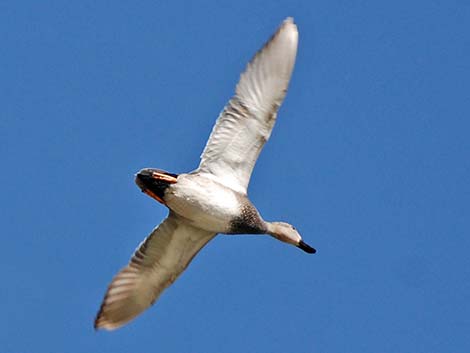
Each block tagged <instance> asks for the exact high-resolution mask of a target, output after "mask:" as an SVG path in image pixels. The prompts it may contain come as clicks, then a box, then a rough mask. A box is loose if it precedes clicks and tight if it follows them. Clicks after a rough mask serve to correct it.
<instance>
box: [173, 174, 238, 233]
mask: <svg viewBox="0 0 470 353" xmlns="http://www.w3.org/2000/svg"><path fill="white" fill-rule="evenodd" d="M165 201H166V202H167V205H168V207H169V208H170V209H171V210H172V211H174V212H176V213H177V214H179V215H180V216H183V217H185V218H186V219H188V220H189V221H191V224H192V225H193V226H195V227H198V228H201V229H204V230H208V231H212V232H217V233H224V232H227V231H228V229H229V225H230V221H231V220H232V219H233V218H235V217H237V216H239V215H240V201H239V196H238V195H237V193H236V192H235V191H233V190H231V189H230V188H227V187H226V186H223V185H222V184H220V183H218V182H216V181H214V180H213V179H211V178H206V177H204V176H202V175H194V174H181V175H179V176H178V182H177V183H176V184H173V185H171V186H170V187H169V188H168V189H167V191H166V192H165Z"/></svg>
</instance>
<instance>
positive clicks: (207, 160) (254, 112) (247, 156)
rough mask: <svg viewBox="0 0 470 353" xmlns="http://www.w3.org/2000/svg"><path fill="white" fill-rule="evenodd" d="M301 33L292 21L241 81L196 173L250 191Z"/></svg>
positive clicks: (262, 50)
mask: <svg viewBox="0 0 470 353" xmlns="http://www.w3.org/2000/svg"><path fill="white" fill-rule="evenodd" d="M297 42H298V32H297V26H296V25H295V24H294V22H293V20H292V18H287V19H286V20H285V21H284V22H283V23H282V25H281V26H280V27H279V29H278V30H277V32H276V33H275V34H274V35H273V36H272V38H271V39H270V40H269V41H268V42H267V43H266V44H265V45H264V47H263V48H262V49H261V50H260V51H259V52H258V53H257V54H256V55H255V56H254V58H253V59H252V60H251V62H250V63H249V64H248V66H247V68H246V70H245V72H244V73H243V74H242V75H241V77H240V82H239V83H238V85H237V88H236V91H235V96H234V97H233V98H232V99H231V100H230V101H229V102H228V104H227V105H226V106H225V108H224V110H223V111H222V113H221V114H220V116H219V118H218V119H217V122H216V123H215V126H214V128H213V130H212V133H211V135H210V137H209V141H208V142H207V145H206V148H205V149H204V152H203V153H202V155H201V164H200V165H199V168H198V170H196V172H199V173H206V174H212V175H213V176H215V177H216V179H217V180H218V181H219V182H221V183H222V184H224V185H226V186H228V187H230V188H232V189H234V190H236V191H239V192H242V193H246V190H247V187H248V183H249V181H250V176H251V173H252V171H253V167H254V165H255V163H256V160H257V159H258V156H259V153H260V152H261V149H262V148H263V146H264V144H265V142H266V141H267V140H268V139H269V136H270V135H271V131H272V128H273V126H274V123H275V121H276V115H277V110H278V109H279V106H280V105H281V103H282V101H283V99H284V96H285V95H286V91H287V86H288V84H289V80H290V77H291V74H292V70H293V68H294V63H295V56H296V53H297Z"/></svg>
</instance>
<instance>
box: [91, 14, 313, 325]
mask: <svg viewBox="0 0 470 353" xmlns="http://www.w3.org/2000/svg"><path fill="white" fill-rule="evenodd" d="M297 42H298V32H297V26H296V25H295V24H294V22H293V19H292V18H287V19H286V20H284V22H283V23H282V24H281V26H280V27H279V28H278V30H277V31H276V33H275V34H274V35H273V36H272V37H271V39H270V40H269V41H268V42H267V43H266V44H265V45H264V47H263V48H262V49H261V50H260V51H259V52H258V53H257V54H256V55H255V56H254V57H253V59H252V60H251V61H250V63H249V64H248V66H247V67H246V70H245V72H244V73H243V74H242V75H241V77H240V81H239V83H238V85H237V87H236V89H235V95H234V96H233V97H232V99H231V100H230V101H229V102H228V104H227V105H226V106H225V108H224V110H223V111H222V113H221V114H220V116H219V117H218V119H217V122H216V123H215V126H214V128H213V130H212V133H211V135H210V137H209V141H208V142H207V145H206V147H205V149H204V151H203V153H202V155H201V162H200V165H199V167H198V168H197V169H196V170H194V171H192V172H190V173H188V174H174V173H168V172H166V171H163V170H159V169H150V168H146V169H142V170H141V171H139V172H138V173H137V175H136V178H135V182H136V184H137V185H138V187H139V188H140V189H141V190H142V191H143V192H144V193H146V194H147V195H149V196H150V197H152V198H153V199H155V200H157V201H158V202H160V203H162V204H163V205H165V206H166V207H168V209H169V214H168V217H167V218H166V219H165V220H164V221H163V222H162V223H161V224H160V225H159V226H157V227H156V228H155V229H154V230H153V231H152V232H151V233H150V235H149V236H148V237H147V238H146V239H145V240H144V241H143V242H142V243H141V244H140V245H139V247H138V248H137V250H136V251H135V253H134V255H133V256H132V258H131V260H130V262H129V264H128V265H127V266H126V267H124V268H123V269H122V270H121V271H120V272H119V273H118V274H117V275H116V276H115V277H114V278H113V280H112V281H111V283H110V285H109V287H108V289H107V292H106V294H105V296H104V299H103V303H102V304H101V308H100V310H99V312H98V315H97V317H96V320H95V328H96V329H101V328H102V329H107V330H113V329H116V328H118V327H120V326H122V325H124V324H125V323H127V322H129V321H130V320H132V319H133V318H134V317H136V316H137V315H139V314H140V313H141V312H143V311H144V310H145V309H147V308H148V307H150V306H151V305H152V304H153V303H154V302H155V301H156V300H157V298H158V297H159V296H160V294H161V293H162V292H163V290H164V289H165V288H167V287H168V286H170V285H171V284H172V283H173V282H174V281H175V280H176V279H177V278H178V276H179V275H180V274H181V273H182V272H183V271H184V270H185V269H186V267H187V266H188V265H189V263H190V262H191V260H192V259H193V258H194V256H195V255H196V254H197V253H198V252H199V250H201V248H202V247H204V245H206V244H207V243H208V242H209V241H210V240H211V239H212V238H214V237H215V236H216V235H217V234H218V233H224V234H269V235H271V236H272V237H274V238H276V239H278V240H280V241H283V242H285V243H288V244H292V245H294V246H296V247H298V248H300V249H302V250H304V251H305V252H307V253H315V249H314V248H312V247H310V246H309V245H307V244H306V243H305V242H304V241H303V240H302V238H301V236H300V234H299V233H298V232H297V230H296V229H295V228H294V227H293V226H292V225H290V224H288V223H284V222H267V221H265V220H263V218H262V217H261V215H260V213H259V212H258V210H257V209H256V207H255V206H254V205H253V204H252V203H251V202H250V200H249V199H248V196H247V187H248V183H249V181H250V176H251V172H252V171H253V167H254V165H255V163H256V160H257V159H258V155H259V154H260V152H261V149H262V148H263V146H264V144H265V143H266V141H267V140H268V139H269V136H270V135H271V131H272V128H273V125H274V123H275V121H276V116H277V111H278V109H279V106H280V105H281V103H282V101H283V99H284V96H285V95H286V91H287V86H288V84H289V80H290V77H291V74H292V70H293V68H294V63H295V57H296V53H297Z"/></svg>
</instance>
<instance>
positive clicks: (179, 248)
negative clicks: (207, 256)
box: [95, 212, 215, 330]
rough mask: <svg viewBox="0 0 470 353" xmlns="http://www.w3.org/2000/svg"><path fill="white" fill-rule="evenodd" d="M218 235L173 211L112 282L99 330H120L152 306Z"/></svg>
mask: <svg viewBox="0 0 470 353" xmlns="http://www.w3.org/2000/svg"><path fill="white" fill-rule="evenodd" d="M214 236H215V234H214V233H209V232H207V231H205V230H202V229H199V228H195V227H192V226H191V225H189V224H188V223H186V222H185V221H184V220H182V219H180V218H179V217H178V216H176V215H174V214H173V213H171V212H170V215H169V216H168V218H166V219H165V220H164V221H163V222H162V223H161V224H160V225H159V226H158V227H157V228H155V229H154V230H153V232H152V233H151V234H150V235H149V236H148V237H147V238H146V239H145V240H144V241H143V242H142V243H141V244H140V246H139V247H138V249H137V250H136V251H135V253H134V255H133V256H132V258H131V260H130V262H129V264H128V265H127V266H126V267H124V268H123V269H122V270H121V271H120V272H119V273H118V274H117V275H116V276H115V277H114V278H113V280H112V281H111V284H110V285H109V287H108V290H107V292H106V295H105V297H104V300H103V303H102V304H101V308H100V311H99V312H98V315H97V317H96V320H95V328H96V329H99V328H104V329H107V330H113V329H116V328H118V327H120V326H122V325H124V324H125V323H127V322H128V321H130V320H132V319H133V318H134V317H135V316H137V315H138V314H140V313H141V312H142V311H144V310H145V309H147V308H148V307H149V306H151V305H152V304H153V303H154V302H155V300H157V298H158V297H159V295H160V294H161V293H162V292H163V290H164V289H165V288H167V287H168V286H170V285H171V284H172V283H173V282H174V281H175V280H176V278H178V276H179V275H180V274H181V272H183V271H184V270H185V269H186V267H187V266H188V264H189V263H190V262H191V260H192V259H193V257H194V256H195V255H196V254H197V253H198V252H199V250H200V249H201V248H202V247H203V246H204V245H206V244H207V242H208V241H209V240H211V239H212V238H213V237H214Z"/></svg>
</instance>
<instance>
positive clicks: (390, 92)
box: [0, 0, 470, 353]
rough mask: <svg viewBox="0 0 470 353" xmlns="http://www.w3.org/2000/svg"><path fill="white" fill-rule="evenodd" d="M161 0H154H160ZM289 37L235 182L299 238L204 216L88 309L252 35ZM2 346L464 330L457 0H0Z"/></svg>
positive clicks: (453, 339)
mask: <svg viewBox="0 0 470 353" xmlns="http://www.w3.org/2000/svg"><path fill="white" fill-rule="evenodd" d="M168 3H170V2H168ZM287 16H293V17H294V18H295V21H296V23H297V25H298V27H299V32H300V43H299V52H298V57H297V63H296V67H295V70H294V74H293V77H292V81H291V85H290V89H289V92H288V95H287V98H286V100H285V103H284V105H283V106H282V108H281V110H280V113H279V116H278V121H277V124H276V127H275V129H274V132H273V135H272V136H271V140H270V141H269V142H268V144H267V145H266V147H265V149H264V151H263V153H262V154H261V157H260V159H259V161H258V163H257V166H256V168H255V170H254V174H253V177H252V179H251V184H250V189H249V195H250V197H251V199H252V201H253V202H254V203H255V204H256V205H257V207H258V208H259V210H260V212H261V213H262V215H263V216H264V218H265V219H267V220H284V221H288V222H290V223H292V224H294V225H295V226H296V227H297V228H298V229H299V231H300V232H301V234H302V235H303V237H304V239H305V241H306V242H307V243H309V244H311V245H312V246H314V247H316V248H317V250H318V252H317V254H315V255H308V254H306V253H303V252H302V251H300V250H298V249H296V248H294V247H290V246H287V245H285V244H283V243H280V242H277V241H274V240H273V239H271V238H270V237H267V236H266V237H263V236H238V237H231V236H219V237H217V238H216V239H215V240H214V241H212V242H211V243H210V244H209V245H208V246H207V247H206V248H205V249H203V250H202V252H201V253H200V254H199V255H198V256H197V257H196V259H195V260H194V262H193V263H192V264H191V265H190V267H189V268H188V270H187V271H186V272H185V273H184V274H183V275H182V276H181V278H180V279H179V280H178V281H177V282H176V283H175V284H174V285H173V286H172V287H171V288H170V289H169V290H167V291H166V292H165V293H164V294H163V295H162V297H161V298H160V300H159V301H158V302H157V303H156V305H155V306H154V307H152V308H151V309H150V310H148V311H146V312H145V313H144V314H143V315H141V316H140V317H138V318H137V319H136V320H135V321H133V322H132V323H131V324H129V325H128V326H126V327H124V328H122V329H119V330H117V331H114V332H111V333H110V332H105V331H103V332H102V331H99V332H95V331H94V329H93V320H94V317H95V315H96V312H97V310H98V308H99V305H100V303H101V300H102V298H103V295H104V292H105V290H106V287H107V285H108V283H109V281H110V280H111V278H112V276H113V275H114V274H115V273H116V272H117V271H118V270H119V269H120V268H121V267H122V266H124V265H125V264H126V263H127V261H128V260H129V258H130V256H131V254H132V252H133V251H134V249H135V248H136V247H137V245H138V244H139V243H140V242H141V241H142V240H143V238H144V237H145V236H146V235H147V234H148V233H149V232H150V231H151V230H152V228H153V227H154V226H155V225H157V224H158V223H160V221H161V220H162V219H163V218H164V217H165V216H166V214H167V210H166V209H165V208H164V207H163V206H162V205H160V204H158V203H156V202H155V201H154V200H152V199H151V198H149V197H147V196H146V195H144V194H142V193H141V192H140V191H139V189H138V188H137V187H136V185H135V184H134V180H133V178H134V173H136V172H137V171H138V170H139V169H141V168H144V167H157V168H161V169H166V170H169V171H172V172H175V173H181V172H186V171H190V170H193V169H195V168H196V167H197V165H198V163H199V155H200V153H201V151H202V149H203V147H204V145H205V142H206V140H207V138H208V136H209V133H210V130H211V128H212V125H213V123H214V121H215V119H216V117H217V116H218V113H219V112H220V111H221V109H222V108H223V106H224V105H225V103H226V102H227V101H228V99H229V98H230V97H231V95H232V93H233V90H234V87H235V84H236V82H237V80H238V77H239V74H240V72H241V71H242V70H243V69H244V67H245V65H246V63H247V62H248V60H249V59H250V58H251V56H252V55H253V54H254V53H255V52H256V50H258V49H259V48H260V47H261V46H262V45H263V43H264V42H265V41H266V40H267V39H268V38H269V37H270V35H271V34H272V33H273V32H274V31H275V29H276V28H277V26H278V25H279V24H280V23H281V22H282V20H283V19H284V18H285V17H287ZM0 44H1V55H0V100H1V104H0V161H1V165H2V167H1V170H2V172H1V173H0V185H1V186H2V191H1V197H0V209H1V212H0V213H1V214H0V223H1V227H2V232H1V233H2V236H1V252H2V254H1V266H0V275H1V277H2V289H1V290H0V303H1V304H0V308H1V315H0V352H2V353H3V352H5V353H28V352H32V353H33V352H34V353H43V352H44V353H55V352H60V353H62V352H67V353H75V352H113V353H118V352H139V351H146V352H166V353H170V352H179V353H181V352H196V353H199V352H205V353H206V352H217V353H220V352H223V353H225V352H282V353H285V352H296V353H297V352H298V353H301V352H361V353H367V352H371V353H376V352H426V353H429V352H439V353H441V352H468V351H469V350H470V340H469V332H470V304H469V298H470V256H469V252H470V237H469V235H470V234H469V233H470V214H469V208H470V183H469V181H470V158H469V157H470V138H469V134H470V2H468V1H449V0H445V1H444V0H442V1H404V0H397V1H345V0H343V1H338V0H328V1H327V0H321V1H320V0H319V1H293V0H286V1H284V0H277V1H253V0H250V1H244V0H243V1H237V2H233V1H232V2H220V1H199V2H193V3H191V4H190V3H189V2H178V1H174V2H171V5H170V4H166V5H165V4H162V2H159V1H138V2H135V1H126V2H124V1H113V2H111V1H100V2H96V1H88V0H83V1H77V2H63V1H2V2H1V4H0Z"/></svg>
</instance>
